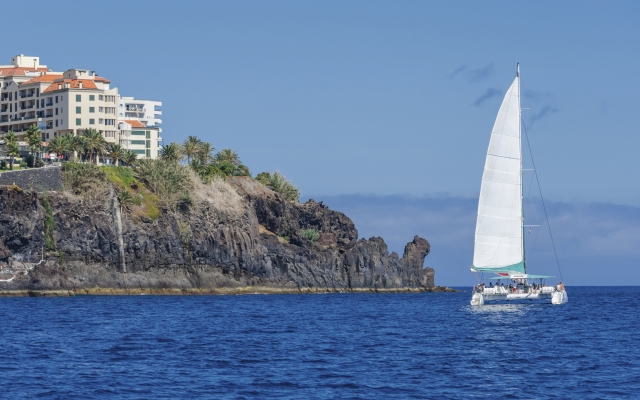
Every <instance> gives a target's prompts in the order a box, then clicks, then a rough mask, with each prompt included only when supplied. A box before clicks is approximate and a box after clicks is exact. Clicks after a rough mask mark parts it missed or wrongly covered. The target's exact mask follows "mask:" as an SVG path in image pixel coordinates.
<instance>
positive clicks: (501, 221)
mask: <svg viewBox="0 0 640 400" xmlns="http://www.w3.org/2000/svg"><path fill="white" fill-rule="evenodd" d="M519 75H520V74H519V73H518V74H517V76H516V78H515V80H514V81H513V83H512V84H511V87H510V88H509V90H508V91H507V94H506V95H505V97H504V100H502V105H501V106H500V110H499V111H498V116H497V118H496V122H495V124H494V125H493V130H492V131H491V140H490V142H489V150H488V151H487V160H486V162H485V166H484V173H483V175H482V185H481V186H480V200H479V202H478V219H477V222H476V235H475V246H474V252H473V269H474V270H475V271H492V272H499V271H505V272H507V271H512V272H524V249H523V247H524V246H523V238H522V223H523V214H522V151H521V140H520V76H519Z"/></svg>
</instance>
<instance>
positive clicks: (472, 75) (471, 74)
mask: <svg viewBox="0 0 640 400" xmlns="http://www.w3.org/2000/svg"><path fill="white" fill-rule="evenodd" d="M494 70H495V68H494V67H493V64H489V65H487V66H485V67H481V68H469V67H468V66H467V65H466V64H463V65H461V66H459V67H458V68H456V70H455V71H453V72H452V73H451V74H449V78H455V77H456V76H458V75H460V76H463V77H464V78H465V79H466V80H467V81H469V82H471V83H477V82H480V81H482V80H483V79H485V78H488V77H489V76H491V75H493V72H494Z"/></svg>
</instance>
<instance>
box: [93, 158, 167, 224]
mask: <svg viewBox="0 0 640 400" xmlns="http://www.w3.org/2000/svg"><path fill="white" fill-rule="evenodd" d="M101 168H102V170H103V171H104V172H105V173H106V174H107V179H108V180H109V182H111V183H112V184H113V185H114V186H115V187H116V190H117V191H118V192H119V193H120V192H122V191H127V192H129V194H130V195H131V197H133V200H134V204H133V205H132V206H131V214H132V216H133V219H134V221H137V220H139V219H140V218H142V217H146V218H149V219H150V220H152V221H155V220H156V219H158V218H159V217H160V209H159V208H158V204H160V199H159V198H158V196H156V195H155V194H153V193H151V191H150V190H149V189H147V188H146V187H145V186H144V184H143V183H142V182H139V181H137V180H136V179H135V178H134V177H133V174H132V173H131V169H130V168H126V167H112V166H108V167H101ZM132 186H133V187H136V186H137V188H136V189H134V188H133V187H132Z"/></svg>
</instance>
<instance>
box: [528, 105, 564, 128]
mask: <svg viewBox="0 0 640 400" xmlns="http://www.w3.org/2000/svg"><path fill="white" fill-rule="evenodd" d="M559 112H560V110H559V109H558V108H555V107H552V106H549V105H547V106H544V107H542V110H540V112H537V113H534V114H532V115H531V125H533V124H535V123H536V121H540V120H541V119H543V118H546V117H548V116H549V115H551V114H556V113H559Z"/></svg>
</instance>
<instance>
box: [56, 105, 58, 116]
mask: <svg viewBox="0 0 640 400" xmlns="http://www.w3.org/2000/svg"><path fill="white" fill-rule="evenodd" d="M56 115H58V107H56Z"/></svg>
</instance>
